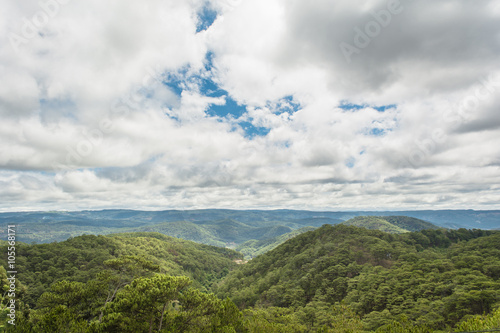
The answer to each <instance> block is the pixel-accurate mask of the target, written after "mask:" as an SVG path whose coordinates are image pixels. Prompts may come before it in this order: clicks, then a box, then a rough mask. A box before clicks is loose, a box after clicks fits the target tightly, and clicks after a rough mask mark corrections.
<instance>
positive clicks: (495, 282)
mask: <svg viewBox="0 0 500 333" xmlns="http://www.w3.org/2000/svg"><path fill="white" fill-rule="evenodd" d="M499 278H500V233H499V232H492V231H482V230H473V231H468V230H465V229H460V230H423V231H421V232H410V233H404V234H388V233H384V232H381V231H376V230H366V229H359V228H356V227H351V226H344V225H337V226H334V227H332V226H323V227H321V228H319V229H316V230H314V231H310V232H307V233H303V234H301V235H299V236H297V237H295V238H292V239H290V240H288V241H287V242H285V243H284V244H282V245H281V246H279V247H277V248H275V249H274V250H272V251H270V252H267V253H266V254H263V255H261V256H259V257H257V258H255V259H253V260H251V261H250V262H249V263H248V264H246V265H243V266H242V267H239V269H238V270H235V271H233V272H231V273H230V274H229V276H228V277H226V278H225V279H224V280H223V281H222V282H221V283H220V284H219V285H218V288H217V294H218V295H219V296H220V297H231V299H232V300H233V301H234V302H235V303H236V305H238V307H240V308H242V309H245V308H252V307H257V308H264V309H271V310H270V311H285V312H286V313H287V315H289V316H292V317H294V318H295V319H294V320H295V321H296V322H297V324H301V325H305V326H306V328H307V331H316V330H320V329H321V328H322V327H324V326H325V325H326V326H327V327H332V326H331V325H332V324H331V318H330V317H329V316H330V315H332V313H331V311H332V310H331V309H332V308H335V307H336V306H339V304H340V305H345V306H347V307H348V309H350V310H351V311H353V313H354V315H355V316H359V318H360V319H361V323H362V327H363V328H364V329H366V330H375V329H377V328H380V327H383V326H384V325H390V324H391V322H392V321H401V320H403V319H404V320H405V321H407V322H408V325H418V326H420V327H422V326H426V327H427V328H426V330H427V331H426V330H424V332H428V331H430V330H433V329H436V330H438V329H443V330H444V329H446V328H449V327H453V326H455V325H457V324H458V323H459V322H460V320H462V319H463V318H465V317H466V316H468V315H476V314H477V315H479V314H483V313H489V312H491V311H492V310H493V309H494V308H496V307H498V306H500V303H499V302H500V281H499ZM266 311H268V310H266ZM325 311H326V314H325V313H324V312H325ZM347 313H348V312H347ZM344 314H345V313H344ZM354 315H350V317H352V316H354Z"/></svg>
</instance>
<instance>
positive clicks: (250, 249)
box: [235, 227, 316, 259]
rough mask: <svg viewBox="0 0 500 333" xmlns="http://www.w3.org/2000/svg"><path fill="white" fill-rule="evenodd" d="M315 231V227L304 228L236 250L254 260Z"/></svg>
mask: <svg viewBox="0 0 500 333" xmlns="http://www.w3.org/2000/svg"><path fill="white" fill-rule="evenodd" d="M314 229H316V228H315V227H304V228H300V229H298V230H294V231H290V232H288V233H286V234H282V235H280V236H276V237H272V238H267V239H262V240H257V239H252V240H249V241H246V242H245V243H243V244H240V245H238V246H237V247H236V248H235V250H236V251H238V252H241V253H243V254H244V255H245V259H252V258H254V257H256V256H258V255H260V254H263V253H266V252H268V251H271V250H272V249H274V248H276V247H277V246H279V245H280V244H282V243H284V242H286V241H287V240H289V239H290V238H293V237H295V236H297V235H300V234H302V233H304V232H307V231H311V230H314Z"/></svg>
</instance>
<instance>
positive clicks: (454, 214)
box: [0, 209, 500, 244]
mask: <svg viewBox="0 0 500 333" xmlns="http://www.w3.org/2000/svg"><path fill="white" fill-rule="evenodd" d="M357 216H378V217H394V216H407V217H413V218H417V219H421V220H425V221H428V222H430V223H433V224H435V225H437V226H439V227H444V228H453V229H458V228H468V229H498V228H500V211H474V210H436V211H400V212H391V211H385V212H383V211H382V212H366V211H354V212H315V211H300V210H227V209H203V210H166V211H134V210H116V209H115V210H102V211H80V212H10V213H0V238H1V239H5V236H6V228H5V227H6V225H8V224H15V225H17V226H18V227H17V233H18V237H19V240H20V241H23V242H26V243H31V242H36V243H50V242H53V241H63V240H65V239H68V238H70V237H76V236H79V235H82V234H100V235H105V234H110V233H120V232H133V231H143V230H155V229H154V226H155V225H158V224H163V223H168V222H176V223H179V222H183V221H185V222H189V223H193V224H196V225H198V226H200V227H202V228H205V229H206V227H207V226H208V225H209V224H213V223H216V222H217V221H237V222H239V223H243V224H244V226H242V227H243V228H254V229H256V228H267V227H280V226H281V227H288V228H290V229H292V230H297V229H300V228H303V227H306V226H312V227H320V226H322V225H323V224H332V225H333V224H338V223H341V222H343V221H347V220H349V219H351V218H353V217H357ZM389 222H391V221H389ZM189 223H188V226H189V227H190V228H192V230H187V229H186V230H183V231H182V235H188V236H185V237H191V236H189V235H192V238H189V239H193V240H194V239H202V240H203V242H206V243H208V244H220V242H222V243H225V242H228V241H229V242H230V243H231V242H235V243H238V244H239V243H242V242H244V241H247V240H250V239H257V240H260V239H262V238H260V237H250V238H245V237H240V238H239V241H236V240H235V239H227V238H226V239H219V237H218V236H216V237H215V238H213V236H214V235H213V234H212V231H213V229H214V228H213V227H210V228H209V229H210V230H207V229H206V230H202V229H199V228H198V229H197V230H195V228H194V226H193V225H192V224H189ZM396 225H397V224H396ZM177 226H180V225H179V224H178V225H177ZM397 226H399V227H402V228H403V229H407V230H412V229H409V228H406V227H405V226H404V225H397ZM162 228H163V229H164V230H169V231H168V232H172V231H173V229H174V228H169V227H168V226H167V225H161V226H158V229H162ZM183 229H184V228H183ZM215 229H216V227H215ZM211 230H212V231H211ZM205 231H207V232H208V234H207V233H206V232H205ZM289 231H290V230H289ZM259 233H260V231H258V232H256V234H257V235H259ZM238 234H240V236H241V235H244V232H242V233H238ZM172 235H174V233H172ZM275 236H277V235H275ZM266 237H267V236H266ZM222 238H223V237H222Z"/></svg>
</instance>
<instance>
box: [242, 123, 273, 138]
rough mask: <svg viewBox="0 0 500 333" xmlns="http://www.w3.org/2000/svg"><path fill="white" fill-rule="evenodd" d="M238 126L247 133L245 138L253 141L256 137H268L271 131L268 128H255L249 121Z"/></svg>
mask: <svg viewBox="0 0 500 333" xmlns="http://www.w3.org/2000/svg"><path fill="white" fill-rule="evenodd" d="M238 125H239V126H240V127H241V128H242V129H243V130H244V131H245V138H247V139H253V138H255V137H256V136H266V135H267V134H269V132H270V131H271V129H270V128H267V127H257V126H254V125H253V124H252V123H251V122H249V121H241V122H239V123H238Z"/></svg>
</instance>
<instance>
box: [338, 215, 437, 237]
mask: <svg viewBox="0 0 500 333" xmlns="http://www.w3.org/2000/svg"><path fill="white" fill-rule="evenodd" d="M342 224H345V225H350V226H355V227H360V228H366V229H372V230H381V231H384V232H388V233H393V234H400V233H404V232H410V231H420V230H424V229H438V227H437V226H436V225H434V224H432V223H429V222H426V221H423V220H420V219H416V218H413V217H408V216H358V217H353V218H352V219H350V220H348V221H345V222H342Z"/></svg>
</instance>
